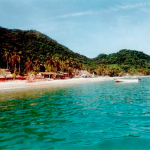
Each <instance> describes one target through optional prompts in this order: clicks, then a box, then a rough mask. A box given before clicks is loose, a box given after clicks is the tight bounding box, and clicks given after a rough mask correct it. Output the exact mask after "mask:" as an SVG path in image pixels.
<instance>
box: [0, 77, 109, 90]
mask: <svg viewBox="0 0 150 150" xmlns="http://www.w3.org/2000/svg"><path fill="white" fill-rule="evenodd" d="M107 80H112V78H110V77H98V78H73V79H65V80H50V81H40V80H39V81H38V80H36V81H35V82H31V83H30V82H27V81H26V80H25V81H21V80H15V81H6V82H0V92H7V91H12V90H13V91H20V90H25V89H40V88H57V87H66V86H70V85H77V84H83V83H89V82H100V81H107Z"/></svg>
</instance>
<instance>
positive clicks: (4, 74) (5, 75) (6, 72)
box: [0, 69, 13, 81]
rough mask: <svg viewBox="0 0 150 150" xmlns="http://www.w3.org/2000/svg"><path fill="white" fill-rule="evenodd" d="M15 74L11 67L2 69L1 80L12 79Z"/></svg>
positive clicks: (0, 70)
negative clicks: (10, 69) (12, 72)
mask: <svg viewBox="0 0 150 150" xmlns="http://www.w3.org/2000/svg"><path fill="white" fill-rule="evenodd" d="M12 79H13V75H12V74H11V72H10V71H9V69H0V81H6V80H12Z"/></svg>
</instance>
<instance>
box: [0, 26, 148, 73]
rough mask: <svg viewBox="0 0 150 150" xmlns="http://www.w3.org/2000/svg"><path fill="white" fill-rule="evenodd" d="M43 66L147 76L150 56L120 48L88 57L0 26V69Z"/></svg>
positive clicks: (16, 70) (25, 70) (27, 69)
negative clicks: (117, 50) (111, 52)
mask: <svg viewBox="0 0 150 150" xmlns="http://www.w3.org/2000/svg"><path fill="white" fill-rule="evenodd" d="M43 67H44V68H45V69H46V70H47V71H54V72H57V71H62V72H75V71H76V70H80V69H85V70H88V71H89V72H91V73H93V72H95V73H96V74H98V75H109V76H116V75H119V74H120V73H131V74H138V73H142V74H143V75H148V74H150V56H149V55H147V54H145V53H143V52H139V51H136V50H127V49H123V50H120V51H119V52H117V53H113V54H109V55H106V54H100V55H98V56H97V57H95V58H93V59H90V58H88V57H86V56H83V55H81V54H78V53H75V52H73V51H71V50H69V49H68V48H67V47H65V46H63V45H61V44H59V43H58V42H57V41H55V40H53V39H51V38H50V37H48V36H46V35H44V34H42V33H40V32H38V31H35V30H29V31H23V30H16V29H13V30H12V29H6V28H2V27H0V68H8V69H9V70H10V71H11V72H14V73H16V74H20V73H21V74H25V73H28V72H30V71H34V72H39V71H41V69H42V68H43ZM42 70H43V69H42Z"/></svg>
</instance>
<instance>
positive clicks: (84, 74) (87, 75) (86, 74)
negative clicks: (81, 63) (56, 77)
mask: <svg viewBox="0 0 150 150" xmlns="http://www.w3.org/2000/svg"><path fill="white" fill-rule="evenodd" d="M76 76H79V77H82V78H91V77H92V74H90V73H89V72H88V71H87V70H80V71H78V72H76Z"/></svg>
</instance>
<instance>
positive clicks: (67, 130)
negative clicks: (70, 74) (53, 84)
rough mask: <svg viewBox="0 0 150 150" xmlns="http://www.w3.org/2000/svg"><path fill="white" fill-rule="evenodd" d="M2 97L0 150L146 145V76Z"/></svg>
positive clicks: (149, 99)
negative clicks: (120, 81)
mask: <svg viewBox="0 0 150 150" xmlns="http://www.w3.org/2000/svg"><path fill="white" fill-rule="evenodd" d="M1 99H3V101H1V102H0V150H3V149H6V150H28V149H31V150H33V149H36V150H38V149H42V150H43V149H44V150H48V149H64V150H66V149H67V150H68V149H130V150H131V149H140V150H141V149H150V142H149V141H150V78H143V79H142V81H141V82H139V83H132V84H130V83H127V84H123V83H119V84H118V83H114V82H113V81H106V82H97V83H88V84H83V85H78V86H72V87H68V88H60V89H55V90H48V89H45V90H42V91H34V92H32V93H30V95H28V94H26V93H24V94H22V95H21V94H20V95H17V96H15V93H14V94H12V95H11V96H10V95H7V94H5V95H3V96H1ZM7 99H8V100H7ZM4 100H5V101H4Z"/></svg>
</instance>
